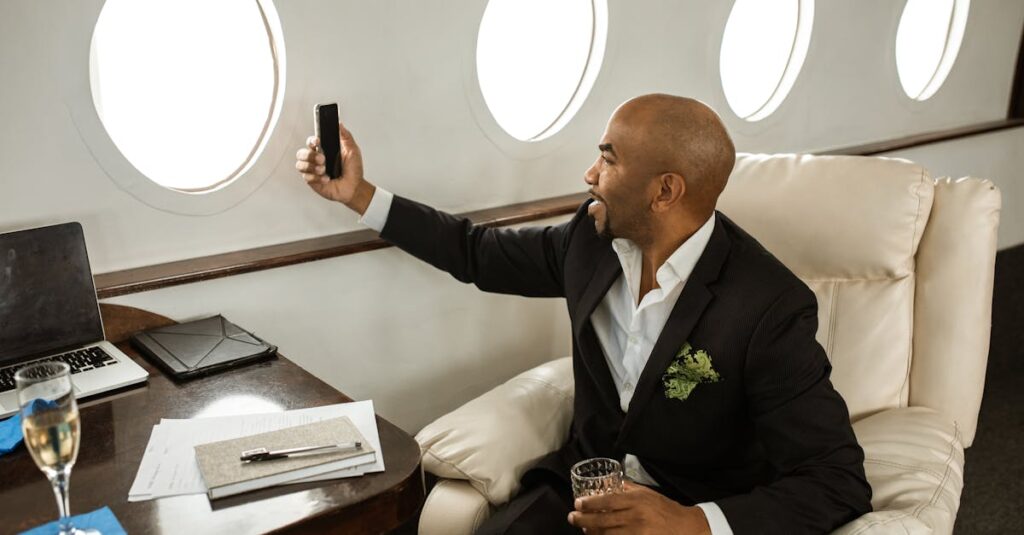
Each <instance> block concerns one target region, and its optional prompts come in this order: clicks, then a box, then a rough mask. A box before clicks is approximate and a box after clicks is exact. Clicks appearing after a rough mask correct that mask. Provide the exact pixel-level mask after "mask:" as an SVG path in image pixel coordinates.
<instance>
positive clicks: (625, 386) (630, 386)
mask: <svg viewBox="0 0 1024 535" xmlns="http://www.w3.org/2000/svg"><path fill="white" fill-rule="evenodd" d="M622 387H623V388H625V389H626V390H633V383H630V382H627V383H626V384H624V385H622Z"/></svg>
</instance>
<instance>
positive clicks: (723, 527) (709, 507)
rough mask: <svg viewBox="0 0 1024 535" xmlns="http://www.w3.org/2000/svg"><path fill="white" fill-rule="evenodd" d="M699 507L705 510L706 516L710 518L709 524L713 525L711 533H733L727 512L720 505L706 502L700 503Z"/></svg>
mask: <svg viewBox="0 0 1024 535" xmlns="http://www.w3.org/2000/svg"><path fill="white" fill-rule="evenodd" d="M697 507H700V508H701V509H702V510H703V511H704V517H705V518H707V519H708V525H709V526H711V535H732V528H731V527H729V521H728V520H726V519H725V513H723V512H722V509H721V508H720V507H718V504H716V503H715V502H704V503H698V504H697Z"/></svg>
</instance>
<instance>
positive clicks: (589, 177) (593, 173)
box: [583, 163, 597, 186]
mask: <svg viewBox="0 0 1024 535" xmlns="http://www.w3.org/2000/svg"><path fill="white" fill-rule="evenodd" d="M583 181H584V182H586V183H587V184H590V185H591V186H593V185H595V184H597V164H596V163H595V164H594V165H591V166H590V168H589V169H587V171H586V172H585V173H583Z"/></svg>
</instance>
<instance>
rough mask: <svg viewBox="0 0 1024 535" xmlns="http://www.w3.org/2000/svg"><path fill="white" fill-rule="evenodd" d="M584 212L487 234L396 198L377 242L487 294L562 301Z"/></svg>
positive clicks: (485, 229) (462, 221)
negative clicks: (552, 222)
mask: <svg viewBox="0 0 1024 535" xmlns="http://www.w3.org/2000/svg"><path fill="white" fill-rule="evenodd" d="M584 210H585V208H583V207H581V208H580V209H579V210H578V211H577V212H576V216H575V217H573V218H572V219H571V220H570V221H567V222H565V223H563V224H561V225H554V226H546V227H523V228H516V229H510V228H489V227H483V226H479V225H474V224H473V223H472V222H471V221H470V220H468V219H466V218H460V217H455V216H452V215H450V214H447V213H444V212H441V211H438V210H435V209H433V208H431V207H429V206H426V205H423V204H420V203H417V202H414V201H411V200H409V199H405V198H402V197H399V196H397V195H396V196H395V198H394V201H393V202H392V205H391V212H390V213H389V214H388V220H387V223H385V225H384V228H383V230H381V233H380V236H381V237H382V238H384V239H385V240H387V241H389V242H391V243H392V244H394V245H396V246H397V247H399V248H400V249H402V250H403V251H405V252H407V253H409V254H411V255H413V256H415V257H416V258H419V259H420V260H423V261H425V262H427V263H429V264H430V265H432V266H434V267H436V268H438V269H441V270H444V271H447V272H448V273H450V274H451V275H452V276H453V277H455V278H456V279H458V280H460V281H462V282H471V283H473V284H475V285H476V286H477V287H479V288H480V289H481V290H484V291H487V292H495V293H505V294H515V295H522V296H526V297H564V296H565V289H564V288H565V286H564V278H563V266H564V264H565V252H566V250H567V249H568V242H569V238H570V236H571V234H572V230H573V229H574V228H575V225H576V224H577V222H578V221H579V220H580V218H581V217H582V216H581V214H585V213H586V212H585V211H584Z"/></svg>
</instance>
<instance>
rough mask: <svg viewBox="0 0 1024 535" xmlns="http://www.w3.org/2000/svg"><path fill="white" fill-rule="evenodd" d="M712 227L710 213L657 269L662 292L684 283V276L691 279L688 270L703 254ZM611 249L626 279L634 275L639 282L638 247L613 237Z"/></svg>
mask: <svg viewBox="0 0 1024 535" xmlns="http://www.w3.org/2000/svg"><path fill="white" fill-rule="evenodd" d="M714 229H715V214H714V213H712V214H711V217H709V218H708V220H707V221H705V222H704V224H703V225H702V226H701V227H700V228H699V229H697V232H694V233H693V235H691V236H690V237H689V238H687V240H686V241H684V242H683V243H682V244H681V245H680V246H679V247H678V248H676V250H675V251H673V252H672V254H671V255H669V257H668V259H667V260H665V263H664V264H662V265H661V266H660V267H659V268H658V271H657V273H656V275H655V277H656V278H657V280H658V286H660V287H661V288H662V289H664V290H665V291H669V290H671V288H672V287H674V286H675V285H677V284H679V283H682V282H685V281H686V279H688V278H690V273H692V272H693V268H694V267H695V266H696V265H697V261H698V260H700V257H701V255H702V254H704V249H706V248H707V246H708V242H709V241H711V232H712V231H713V230H714ZM612 249H614V250H615V254H616V255H618V257H619V263H620V264H622V271H623V273H624V274H625V276H626V280H627V281H630V282H631V281H632V280H633V279H634V275H635V278H636V279H637V281H639V273H640V267H641V266H640V263H641V258H640V248H639V247H637V245H636V244H635V243H633V242H632V241H630V240H628V239H625V238H616V239H614V240H612ZM637 284H639V282H638V283H637ZM631 290H632V288H631ZM633 294H634V296H635V295H636V292H633Z"/></svg>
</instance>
